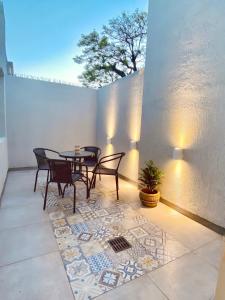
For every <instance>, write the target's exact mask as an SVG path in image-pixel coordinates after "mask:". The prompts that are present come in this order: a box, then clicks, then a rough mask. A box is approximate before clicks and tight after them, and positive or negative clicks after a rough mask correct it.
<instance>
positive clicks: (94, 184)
mask: <svg viewBox="0 0 225 300" xmlns="http://www.w3.org/2000/svg"><path fill="white" fill-rule="evenodd" d="M99 175H100V174H99ZM96 177H97V176H96V174H95V177H94V182H93V187H94V188H95V186H96Z"/></svg>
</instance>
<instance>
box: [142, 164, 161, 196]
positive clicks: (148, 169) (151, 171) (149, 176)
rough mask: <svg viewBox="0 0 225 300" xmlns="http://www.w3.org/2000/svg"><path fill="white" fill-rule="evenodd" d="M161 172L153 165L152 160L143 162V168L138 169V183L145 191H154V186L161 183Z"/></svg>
mask: <svg viewBox="0 0 225 300" xmlns="http://www.w3.org/2000/svg"><path fill="white" fill-rule="evenodd" d="M162 176H163V172H162V171H161V170H160V169H159V168H158V167H156V166H155V165H154V162H153V161H152V160H148V161H147V162H146V163H145V168H142V169H141V171H140V176H139V181H140V185H141V186H142V187H143V188H145V192H147V193H149V194H154V193H156V187H157V186H158V185H159V184H161V178H162Z"/></svg>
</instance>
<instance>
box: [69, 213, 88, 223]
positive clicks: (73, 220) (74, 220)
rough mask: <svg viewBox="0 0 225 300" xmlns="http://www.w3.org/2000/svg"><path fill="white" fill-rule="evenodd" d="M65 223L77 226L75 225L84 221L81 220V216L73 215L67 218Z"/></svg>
mask: <svg viewBox="0 0 225 300" xmlns="http://www.w3.org/2000/svg"><path fill="white" fill-rule="evenodd" d="M67 222H68V223H69V224H70V225H73V224H77V223H83V222H84V219H83V218H82V216H81V215H80V214H74V215H72V216H68V217H67Z"/></svg>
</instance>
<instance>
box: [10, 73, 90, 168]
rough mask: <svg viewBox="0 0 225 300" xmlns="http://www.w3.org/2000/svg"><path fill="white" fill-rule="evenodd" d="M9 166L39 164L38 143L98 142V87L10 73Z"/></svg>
mask: <svg viewBox="0 0 225 300" xmlns="http://www.w3.org/2000/svg"><path fill="white" fill-rule="evenodd" d="M6 91H7V130H8V149H9V167H11V168H12V167H28V166H34V165H35V159H34V155H33V152H32V149H33V148H34V147H47V148H52V149H55V150H58V151H63V150H70V149H71V150H72V149H74V145H76V144H78V145H87V144H93V145H95V144H96V130H95V124H96V90H92V89H87V88H81V87H74V86H69V85H62V84H56V83H50V82H44V81H39V80H32V79H24V78H18V77H14V76H9V77H8V80H7V89H6Z"/></svg>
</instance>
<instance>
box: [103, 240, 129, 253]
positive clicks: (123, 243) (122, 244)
mask: <svg viewBox="0 0 225 300" xmlns="http://www.w3.org/2000/svg"><path fill="white" fill-rule="evenodd" d="M108 243H109V244H110V246H111V247H112V248H113V250H114V251H115V252H120V251H123V250H126V249H129V248H131V244H130V243H129V242H128V241H127V240H126V239H125V238H124V237H123V236H119V237H116V238H114V239H112V240H109V241H108Z"/></svg>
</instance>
